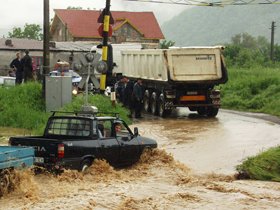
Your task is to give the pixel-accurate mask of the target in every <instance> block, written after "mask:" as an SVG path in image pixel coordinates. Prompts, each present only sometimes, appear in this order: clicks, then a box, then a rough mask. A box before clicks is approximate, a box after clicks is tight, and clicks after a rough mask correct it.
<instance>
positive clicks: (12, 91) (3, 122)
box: [0, 83, 131, 134]
mask: <svg viewBox="0 0 280 210" xmlns="http://www.w3.org/2000/svg"><path fill="white" fill-rule="evenodd" d="M88 100H89V103H90V105H94V106H96V107H98V109H99V111H102V112H118V113H119V114H120V117H121V118H122V119H124V120H125V121H126V122H127V123H128V124H130V123H131V120H130V119H129V118H128V110H127V109H125V108H123V107H122V106H120V105H118V104H117V105H116V106H115V107H113V106H112V104H111V101H110V99H109V98H108V97H106V96H103V95H89V99H88ZM83 102H84V100H83V97H82V96H77V97H75V98H73V100H72V103H70V104H68V105H66V106H65V107H63V108H62V109H61V110H63V111H79V110H80V109H81V106H82V105H83ZM50 115H51V113H48V112H45V108H44V100H43V98H42V87H41V84H39V83H27V84H23V85H18V86H15V87H9V88H7V87H1V86H0V116H1V117H0V126H1V127H13V128H24V129H27V130H30V131H31V133H32V134H42V133H43V131H44V128H45V125H46V122H47V120H48V117H49V116H50Z"/></svg>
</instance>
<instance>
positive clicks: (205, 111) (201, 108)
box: [197, 106, 207, 115]
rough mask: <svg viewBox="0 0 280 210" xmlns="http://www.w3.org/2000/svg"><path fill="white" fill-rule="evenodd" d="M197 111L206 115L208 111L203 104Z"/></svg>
mask: <svg viewBox="0 0 280 210" xmlns="http://www.w3.org/2000/svg"><path fill="white" fill-rule="evenodd" d="M197 113H198V114H199V115H206V113H207V110H206V107H203V106H202V107H198V109H197Z"/></svg>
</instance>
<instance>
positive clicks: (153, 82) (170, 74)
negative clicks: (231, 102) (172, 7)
mask: <svg viewBox="0 0 280 210" xmlns="http://www.w3.org/2000/svg"><path fill="white" fill-rule="evenodd" d="M222 50H223V47H183V48H169V49H146V50H125V51H122V52H121V53H122V54H121V55H122V56H121V57H122V60H121V69H122V73H123V75H125V76H127V77H128V78H130V79H131V80H136V79H137V78H141V79H142V81H143V88H144V99H143V103H144V105H143V106H144V109H145V111H147V112H151V113H152V114H154V115H160V116H162V117H164V116H167V115H168V114H170V113H171V111H172V109H174V108H176V107H188V108H189V109H190V111H197V112H198V114H200V115H207V116H209V117H214V116H216V115H217V113H218V110H219V108H220V106H221V101H220V91H219V90H216V89H214V87H215V86H216V85H219V84H223V83H226V82H227V79H228V77H227V70H226V67H225V63H224V59H223V56H222Z"/></svg>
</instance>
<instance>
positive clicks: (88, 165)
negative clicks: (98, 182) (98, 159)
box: [80, 159, 92, 172]
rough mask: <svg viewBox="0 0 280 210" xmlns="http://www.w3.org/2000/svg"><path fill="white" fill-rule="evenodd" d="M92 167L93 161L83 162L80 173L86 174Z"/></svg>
mask: <svg viewBox="0 0 280 210" xmlns="http://www.w3.org/2000/svg"><path fill="white" fill-rule="evenodd" d="M91 165H92V161H91V160H89V159H86V160H83V162H82V163H81V167H80V171H81V172H86V171H87V170H88V168H89V167H90V166H91Z"/></svg>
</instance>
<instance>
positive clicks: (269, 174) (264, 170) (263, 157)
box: [237, 147, 280, 182]
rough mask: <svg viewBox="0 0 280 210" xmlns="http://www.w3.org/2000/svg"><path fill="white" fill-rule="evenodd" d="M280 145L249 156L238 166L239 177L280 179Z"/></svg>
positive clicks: (266, 179)
mask: <svg viewBox="0 0 280 210" xmlns="http://www.w3.org/2000/svg"><path fill="white" fill-rule="evenodd" d="M279 168H280V147H274V148H271V149H269V150H267V151H265V152H262V153H260V154H259V155H256V156H254V157H249V158H248V159H246V160H245V161H244V162H243V163H242V164H241V165H238V166H237V171H238V173H239V174H238V178H250V179H257V180H265V181H277V182H279V181H280V171H279Z"/></svg>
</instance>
